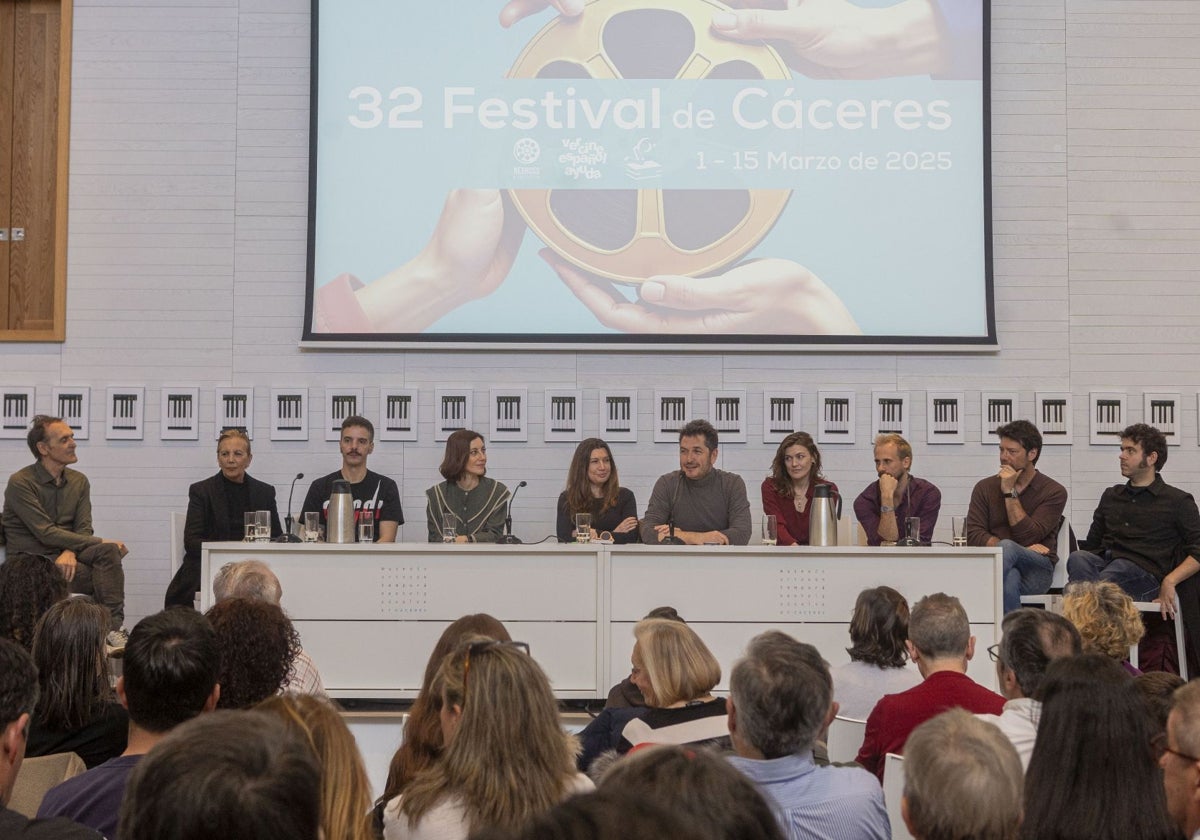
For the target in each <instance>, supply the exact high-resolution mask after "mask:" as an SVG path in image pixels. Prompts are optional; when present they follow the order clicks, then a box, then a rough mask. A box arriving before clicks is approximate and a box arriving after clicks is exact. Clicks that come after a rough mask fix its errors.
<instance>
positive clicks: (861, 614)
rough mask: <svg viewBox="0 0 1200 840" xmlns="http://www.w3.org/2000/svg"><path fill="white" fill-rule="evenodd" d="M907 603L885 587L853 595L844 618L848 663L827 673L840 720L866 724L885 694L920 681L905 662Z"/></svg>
mask: <svg viewBox="0 0 1200 840" xmlns="http://www.w3.org/2000/svg"><path fill="white" fill-rule="evenodd" d="M907 641H908V601H906V600H904V596H903V595H901V594H900V593H899V592H897V591H896V590H895V589H892V588H891V587H890V586H876V587H875V588H874V589H864V590H863V591H862V592H860V593H858V599H857V600H856V601H855V602H854V614H853V615H852V616H851V617H850V647H848V648H846V653H848V654H850V661H849V662H847V663H845V664H843V665H839V666H837V667H836V668H834V669H833V671H832V676H833V699H834V700H835V701H837V704H838V707H839V711H838V714H840V715H841V716H842V717H848V718H853V719H855V720H866V719H867V715H869V714H871V710H872V709H874V708H875V704H876V703H878V702H879V699H880V698H881V697H883V696H884V695H885V694H897V693H899V692H901V691H906V690H907V689H910V688H912V687H913V686H915V685H916V684H917V683H919V682H920V681H921V674H920V672H919V671H918V670H917V669H916V668H906V667H905V665H906V664H907V663H908V649H907V648H906V647H905V643H906V642H907Z"/></svg>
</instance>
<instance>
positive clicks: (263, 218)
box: [0, 0, 1200, 618]
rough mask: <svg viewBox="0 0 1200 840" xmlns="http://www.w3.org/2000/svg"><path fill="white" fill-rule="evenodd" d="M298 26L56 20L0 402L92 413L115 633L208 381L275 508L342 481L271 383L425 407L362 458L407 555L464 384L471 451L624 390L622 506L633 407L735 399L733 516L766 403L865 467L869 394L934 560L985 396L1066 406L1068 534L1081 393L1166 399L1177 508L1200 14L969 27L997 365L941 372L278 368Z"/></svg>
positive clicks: (850, 362) (0, 459) (304, 118)
mask: <svg viewBox="0 0 1200 840" xmlns="http://www.w3.org/2000/svg"><path fill="white" fill-rule="evenodd" d="M481 2H482V0H481ZM483 5H486V3H483ZM495 5H496V6H497V7H498V6H499V3H498V2H497V3H496V4H495ZM493 12H494V10H493V11H487V13H489V14H491V13H493ZM308 19H309V2H308V0H241V2H239V0H210V2H199V0H197V2H192V3H188V2H186V0H177V2H174V3H173V4H171V5H166V4H163V3H161V2H160V0H133V2H131V0H120V2H117V0H76V5H75V27H74V30H75V43H74V52H73V62H74V67H73V98H72V105H71V107H72V127H71V181H70V240H69V244H70V254H69V262H68V273H69V292H68V325H67V335H68V338H67V341H66V343H65V344H62V345H34V344H8V345H0V358H2V359H3V365H2V368H3V372H2V373H0V379H2V382H0V384H13V385H19V384H36V385H37V386H38V392H37V409H38V410H42V411H44V410H49V409H50V389H51V388H52V387H53V386H54V385H57V384H65V385H78V384H87V385H90V386H91V387H92V389H93V403H92V415H91V419H92V425H93V434H92V439H91V440H90V441H87V442H85V443H83V444H82V445H81V446H80V450H79V452H80V464H79V467H80V468H81V469H82V470H83V471H85V472H86V473H87V474H88V475H89V476H90V477H91V479H92V482H93V494H94V502H95V508H96V524H97V529H98V532H99V533H101V534H103V535H106V536H108V535H111V536H114V537H119V538H122V539H124V540H126V541H127V542H128V543H129V544H130V546H131V548H132V554H131V555H130V557H129V558H128V559H127V561H126V562H127V569H128V584H127V586H128V596H129V613H130V616H131V618H136V617H138V616H140V615H144V614H146V613H148V612H151V611H153V610H154V609H157V608H158V606H160V605H161V596H162V592H163V590H164V588H165V586H166V583H167V579H168V574H167V554H168V545H167V543H168V523H167V514H168V512H169V511H172V510H183V509H184V508H185V506H186V502H187V486H188V484H189V483H190V482H192V481H196V480H198V479H200V478H203V477H205V476H207V475H209V474H211V473H212V472H214V471H215V464H214V458H213V449H214V446H213V443H212V431H213V429H212V421H211V416H212V405H211V402H212V388H213V387H214V386H218V385H241V386H245V385H253V386H254V387H255V388H256V389H258V392H257V393H258V397H257V400H256V403H257V404H256V410H257V414H258V417H259V422H258V431H257V436H256V440H255V457H256V460H255V463H254V466H253V468H252V472H253V473H254V474H255V475H256V476H258V477H259V478H262V479H264V480H267V481H272V482H274V483H275V484H276V485H277V487H278V488H279V492H280V495H281V504H282V503H285V502H286V494H287V481H288V479H290V477H291V476H292V475H294V474H295V472H296V471H297V470H302V471H304V472H305V473H307V474H308V475H309V476H313V475H317V474H320V473H323V472H328V471H330V470H332V469H334V468H335V467H336V466H337V463H338V459H337V455H336V448H335V446H334V445H333V444H327V443H325V442H324V441H323V440H320V439H318V438H320V437H321V435H320V434H319V433H316V432H314V433H312V434H311V435H310V437H311V440H310V441H309V442H307V443H282V442H274V443H273V442H271V441H270V440H268V439H267V438H268V436H267V433H266V428H265V421H264V420H263V418H265V417H266V416H267V415H266V412H267V391H268V389H269V388H270V387H271V386H282V385H295V384H297V383H302V384H305V385H307V386H308V387H309V388H310V394H311V399H312V406H313V419H314V420H320V419H321V418H320V414H321V412H322V392H323V388H324V386H325V385H326V384H328V383H338V384H347V385H352V384H360V385H365V386H366V387H367V388H368V398H367V408H368V414H369V416H370V415H372V414H374V413H375V411H376V400H377V395H378V392H377V389H378V387H379V386H380V385H385V384H386V385H406V386H415V387H418V388H421V389H422V405H421V407H420V415H419V416H420V429H419V432H420V441H419V442H418V443H415V444H411V443H410V444H398V443H392V444H386V443H381V444H379V446H378V448H377V450H376V453H375V455H374V456H373V457H372V459H371V466H372V467H374V468H375V469H378V470H381V471H383V472H386V473H389V474H391V475H393V476H394V477H395V478H397V480H399V481H400V483H401V486H402V490H403V493H404V503H405V511H406V515H407V516H408V518H409V520H410V522H411V523H412V524H409V525H407V526H405V528H404V529H403V531H402V539H406V540H421V539H423V538H424V524H423V522H424V513H423V490H424V488H425V487H426V486H428V485H430V484H432V483H434V481H435V480H437V479H438V476H437V472H436V468H437V464H438V462H439V460H440V455H441V445H440V444H435V443H434V442H433V408H432V396H433V388H434V387H435V385H439V384H461V385H467V386H471V387H473V388H475V393H476V417H475V420H476V424H477V427H478V428H481V429H485V430H486V429H487V423H486V414H485V408H484V407H485V404H486V395H487V388H488V386H489V385H490V384H493V383H497V382H503V383H522V384H528V386H529V387H530V397H531V403H532V405H531V412H532V415H531V416H533V417H534V418H538V417H539V416H540V412H541V404H542V394H541V390H542V389H543V388H545V387H576V386H578V387H582V388H583V389H584V393H585V410H584V416H585V417H595V414H596V406H595V402H596V396H597V389H598V388H601V387H637V388H638V389H639V393H640V409H641V414H642V417H641V423H640V427H641V441H642V442H641V443H638V444H636V445H633V444H629V445H618V446H617V447H615V451H616V455H617V458H618V461H619V464H620V467H621V474H622V478H623V483H625V484H626V485H628V486H630V487H631V488H632V489H633V490H634V492H635V493H636V494H637V496H638V498H639V501H640V503H641V504H642V505H643V506H644V504H645V501H646V499H647V497H648V495H649V489H650V486H651V484H652V482H653V478H654V477H655V476H656V475H658V474H659V473H661V472H664V471H666V470H667V469H670V468H671V467H672V466H673V465H674V464H675V455H674V452H673V447H672V446H668V445H658V446H656V445H654V444H652V443H650V442H649V440H650V398H651V395H652V392H653V390H654V389H655V388H670V387H691V388H692V389H693V399H694V401H695V404H696V405H701V406H702V405H705V404H706V400H707V390H708V389H709V388H745V389H746V390H747V391H748V392H749V396H750V399H749V404H750V409H751V418H750V426H749V428H750V430H751V434H750V442H749V443H747V444H730V445H728V446H725V447H722V461H723V466H725V467H726V468H728V469H732V470H735V471H738V472H740V473H742V474H743V475H744V476H745V477H746V478H747V482H748V484H750V486H751V493H752V496H753V495H755V494H756V492H757V491H756V489H755V488H756V486H757V483H758V481H759V479H760V478H761V476H762V475H763V474H764V471H765V470H766V468H767V465H768V462H769V460H770V455H771V451H772V448H771V447H765V446H764V445H763V444H762V442H761V436H760V435H757V434H756V433H755V431H754V429H755V424H757V425H758V426H759V427H760V428H761V419H760V417H759V414H758V412H759V411H761V407H760V406H759V405H757V404H756V403H757V400H758V395H759V394H760V393H761V391H762V389H763V387H764V386H767V385H771V386H779V385H781V384H783V385H786V386H787V387H790V388H794V389H797V390H801V391H803V392H804V394H805V395H806V397H809V398H810V399H809V401H808V402H807V404H806V405H805V406H804V411H803V414H802V418H801V419H802V424H801V425H802V427H804V428H810V429H811V428H813V427H814V426H815V422H816V409H815V395H816V390H817V389H818V388H819V387H824V386H830V385H838V386H850V387H853V388H854V389H855V390H856V391H857V392H858V393H859V395H860V397H859V401H858V414H859V423H858V430H857V431H858V436H859V439H860V440H864V441H865V440H866V439H867V434H868V428H867V427H868V425H869V417H870V412H869V411H868V410H867V408H868V405H867V399H868V397H869V394H870V391H871V389H872V388H876V389H892V390H905V391H909V392H911V393H912V395H913V402H914V410H915V421H914V427H913V433H912V439H913V440H914V442H915V444H916V450H917V454H916V463H915V472H917V473H918V474H920V475H923V476H927V477H930V478H933V479H934V480H935V481H936V482H937V483H938V484H939V485H940V486H941V487H942V490H943V497H944V507H943V514H944V516H943V520H942V522H941V523H940V525H939V535H945V534H947V532H948V528H949V520H948V517H949V516H950V515H951V514H953V513H960V512H963V511H965V508H966V502H967V496H968V494H969V491H970V487H971V485H972V484H973V482H974V481H975V480H976V479H977V478H978V477H979V476H981V475H984V474H986V473H989V472H991V471H992V470H993V469H994V468H995V466H996V458H995V454H994V450H993V449H992V448H991V447H984V446H981V445H980V443H979V426H980V418H979V414H978V412H979V399H978V395H979V392H980V391H981V390H1003V389H1015V390H1018V391H1019V392H1020V394H1021V399H1022V402H1023V407H1024V408H1023V411H1022V413H1023V414H1025V415H1027V416H1031V415H1032V403H1033V394H1034V392H1035V391H1036V390H1068V391H1070V392H1072V393H1073V394H1074V395H1075V437H1076V441H1077V442H1076V444H1075V445H1074V447H1072V448H1069V449H1065V448H1049V449H1047V451H1046V452H1045V454H1044V456H1043V458H1042V466H1043V468H1044V470H1045V471H1046V472H1047V473H1049V474H1051V475H1053V476H1055V477H1057V478H1058V479H1060V480H1062V481H1063V482H1064V483H1065V484H1067V485H1068V487H1069V489H1070V491H1071V506H1070V510H1071V514H1072V519H1073V521H1074V523H1075V526H1076V529H1077V530H1086V526H1087V523H1088V521H1089V519H1090V515H1091V510H1092V508H1093V506H1094V504H1095V501H1096V499H1097V498H1098V496H1099V493H1100V491H1101V489H1102V488H1103V487H1104V486H1106V485H1107V484H1110V483H1114V482H1116V481H1118V480H1119V474H1118V472H1117V469H1116V456H1115V452H1114V451H1112V450H1111V449H1110V448H1101V447H1092V446H1089V445H1088V444H1087V443H1086V440H1087V416H1086V408H1085V404H1086V398H1087V393H1088V392H1089V391H1090V390H1096V389H1115V390H1124V391H1127V392H1128V394H1129V395H1130V417H1131V419H1132V420H1139V419H1141V393H1142V392H1143V391H1145V390H1171V389H1178V390H1181V391H1182V392H1183V394H1184V416H1183V445H1182V446H1181V447H1179V448H1178V449H1175V450H1173V451H1172V453H1171V460H1170V464H1169V465H1168V467H1167V473H1166V476H1167V478H1168V480H1169V481H1173V482H1175V483H1179V484H1181V485H1183V486H1185V487H1188V488H1189V489H1193V488H1196V485H1197V482H1194V481H1193V480H1192V474H1193V473H1194V472H1195V470H1196V466H1197V464H1198V463H1200V458H1198V457H1197V448H1198V446H1197V436H1198V431H1197V415H1196V397H1195V394H1196V391H1197V388H1198V386H1200V376H1198V375H1197V373H1196V370H1195V367H1196V366H1195V360H1196V358H1197V352H1196V351H1197V345H1198V343H1200V336H1198V334H1197V330H1196V326H1197V322H1198V321H1200V317H1198V316H1200V302H1198V299H1197V296H1196V295H1195V294H1194V293H1193V292H1192V288H1191V280H1192V277H1193V276H1195V272H1196V270H1197V269H1198V268H1200V256H1198V251H1200V238H1198V237H1197V235H1196V231H1197V228H1200V188H1198V185H1197V181H1198V180H1200V47H1198V46H1197V44H1200V40H1198V39H1197V33H1198V32H1200V6H1198V5H1197V4H1195V3H1194V2H1191V0H1086V2H1085V0H1069V2H1064V0H1027V2H1024V3H1021V2H1016V0H996V1H995V2H993V3H992V73H993V75H992V113H993V119H992V136H993V166H992V174H993V178H992V181H993V208H994V237H993V241H994V246H995V279H996V310H997V324H998V329H999V338H1000V344H1001V350H1000V351H999V352H998V353H994V354H961V355H958V354H910V355H896V354H890V353H889V354H811V353H789V354H769V355H758V354H668V355H657V354H653V355H652V354H622V355H621V356H619V357H616V358H614V357H613V356H604V355H598V354H586V353H578V354H577V353H571V352H558V353H538V354H532V353H378V354H369V353H352V352H340V353H339V352H302V351H301V350H300V349H299V347H298V341H299V337H300V333H301V319H302V315H303V307H304V293H303V289H304V264H305V237H306V212H307V169H308V138H307V125H308V84H309V76H308V50H309V25H308ZM526 247H529V244H528V243H527V245H526ZM880 305H886V301H883V302H881V304H880ZM931 305H934V302H931ZM113 384H145V385H146V386H147V389H148V390H147V406H148V411H147V423H146V439H145V440H144V441H140V442H116V441H112V442H108V441H105V440H104V435H103V414H102V405H103V400H102V393H103V389H104V388H105V387H107V386H108V385H113ZM163 384H197V385H200V386H201V388H202V412H201V416H202V417H208V418H210V419H209V420H208V421H207V422H206V423H204V424H203V425H202V427H201V440H200V442H199V443H195V442H162V441H159V440H158V433H159V429H158V418H157V405H158V394H159V388H160V386H161V385H163ZM928 389H952V390H958V389H965V390H966V391H967V405H966V408H967V412H968V421H967V422H968V425H967V428H968V443H967V444H966V445H964V446H950V447H927V446H925V445H924V443H923V441H924V440H925V420H924V416H923V415H924V392H925V391H926V390H928ZM588 431H589V432H591V431H594V428H591V429H588ZM540 440H541V427H540V421H536V420H535V422H534V424H533V427H532V430H531V433H530V443H528V444H499V443H495V444H492V445H490V447H489V450H490V456H491V466H490V469H491V474H492V475H494V476H495V477H497V478H499V479H500V480H502V481H506V482H509V483H510V484H511V483H513V482H515V481H516V480H519V479H522V478H524V479H526V480H528V481H529V482H530V486H529V487H528V488H526V490H525V491H523V493H522V496H521V498H520V499H519V500H518V503H517V519H518V529H517V530H518V534H520V535H521V536H523V537H525V538H527V539H529V538H534V537H535V535H541V534H546V533H550V531H551V529H552V524H553V502H554V499H555V498H556V496H557V493H558V492H559V490H560V489H561V485H562V483H563V480H564V478H565V471H566V464H567V459H568V456H569V454H570V452H571V451H572V448H573V447H572V445H570V444H543V443H540V442H538V441H540ZM822 452H823V455H824V459H825V463H826V474H827V475H828V476H830V477H831V478H833V479H834V480H835V481H837V482H839V483H840V484H841V485H842V487H843V488H844V489H845V490H846V491H847V492H848V494H849V495H854V494H856V493H857V492H858V491H859V490H860V489H861V487H863V486H864V485H865V484H866V483H867V482H868V481H869V480H870V479H871V478H872V476H873V472H872V470H871V463H870V450H869V447H868V446H867V445H865V444H862V445H859V446H857V447H853V448H839V447H836V446H827V447H824V448H823V450H822ZM29 460H30V457H29V454H28V451H27V450H26V449H25V446H24V443H23V442H20V441H0V473H9V472H12V471H13V470H15V469H17V468H19V467H21V466H23V465H24V464H26V463H27V462H28V461H29ZM297 492H298V493H299V494H300V495H302V494H303V488H300V489H298V490H297ZM298 503H299V501H297V504H298Z"/></svg>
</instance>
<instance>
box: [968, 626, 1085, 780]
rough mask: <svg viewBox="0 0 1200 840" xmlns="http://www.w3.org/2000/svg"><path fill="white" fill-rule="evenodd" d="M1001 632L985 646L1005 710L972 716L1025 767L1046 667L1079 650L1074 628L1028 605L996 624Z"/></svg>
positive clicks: (1031, 753)
mask: <svg viewBox="0 0 1200 840" xmlns="http://www.w3.org/2000/svg"><path fill="white" fill-rule="evenodd" d="M1000 630H1001V632H1002V633H1003V634H1004V635H1003V637H1002V638H1001V639H1000V641H999V642H998V643H997V644H994V645H992V646H991V647H990V648H988V655H989V656H991V657H992V661H994V662H995V663H996V677H997V680H998V681H999V683H1000V693H1001V694H1003V695H1004V698H1005V703H1004V710H1003V711H1002V712H1001V713H1000V714H999V715H976V717H978V718H979V719H980V720H985V721H987V722H988V723H992V724H995V725H996V726H997V727H999V728H1000V731H1001V732H1003V733H1004V735H1005V736H1006V737H1007V738H1008V740H1010V741H1012V745H1013V746H1014V747H1016V749H1017V755H1019V756H1020V757H1021V767H1022V768H1023V769H1026V770H1028V769H1029V757H1030V756H1031V755H1033V744H1034V742H1035V741H1036V740H1037V728H1038V721H1039V720H1040V719H1041V716H1042V704H1041V703H1040V702H1039V701H1037V700H1034V699H1033V697H1034V694H1035V693H1036V692H1037V690H1038V687H1039V686H1040V685H1041V682H1042V677H1043V676H1044V675H1045V673H1046V667H1047V666H1048V665H1049V664H1050V662H1051V661H1052V660H1054V659H1058V658H1059V657H1062V656H1078V655H1079V654H1080V653H1081V652H1082V644H1081V642H1080V638H1079V631H1078V630H1076V629H1075V625H1073V624H1071V622H1069V621H1067V620H1066V619H1065V618H1063V617H1062V616H1061V615H1059V614H1058V613H1053V612H1050V611H1049V610H1039V609H1034V608H1031V607H1025V608H1023V609H1019V610H1014V611H1013V612H1010V613H1009V614H1008V615H1006V616H1004V621H1003V622H1002V623H1001V625H1000Z"/></svg>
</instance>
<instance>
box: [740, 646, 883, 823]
mask: <svg viewBox="0 0 1200 840" xmlns="http://www.w3.org/2000/svg"><path fill="white" fill-rule="evenodd" d="M835 714H837V704H836V703H834V702H833V685H832V683H831V681H830V679H829V667H828V666H827V665H826V664H825V660H823V659H822V658H821V654H820V653H819V652H818V651H817V649H816V648H815V647H813V646H812V645H808V644H804V643H803V642H798V641H796V640H795V639H793V638H792V637H791V636H788V635H787V634H785V633H781V632H779V631H778V630H769V631H767V632H766V633H762V634H760V635H758V636H755V637H754V638H753V639H752V640H751V641H750V644H749V646H748V647H747V648H746V655H745V656H744V657H742V658H741V659H739V660H738V662H737V664H736V665H734V666H733V673H732V674H731V675H730V678H729V734H730V738H731V740H732V742H733V748H734V751H735V752H736V753H737V756H736V757H734V758H731V759H730V762H731V763H732V764H733V766H734V767H736V768H737V769H738V770H739V771H740V772H742V773H743V774H744V775H745V776H747V777H748V778H749V779H751V780H752V781H754V782H755V783H756V784H757V785H758V786H759V788H760V789H761V790H762V791H763V793H764V795H765V796H767V797H768V798H769V799H771V800H772V801H773V802H774V804H775V808H776V814H777V818H778V820H779V823H780V825H781V826H782V828H783V830H784V833H785V834H786V835H787V836H788V837H789V838H793V839H794V840H799V838H809V837H820V838H823V840H887V838H888V837H889V836H890V832H889V829H888V819H887V812H886V811H885V810H884V804H883V794H882V791H881V790H880V788H879V783H878V782H877V781H876V780H875V779H873V778H872V777H871V775H870V774H869V773H867V772H866V771H865V770H863V769H862V768H860V767H818V766H816V765H815V764H814V762H813V747H814V745H815V744H816V742H817V738H818V736H819V734H820V733H821V731H822V730H824V729H825V727H827V726H828V725H829V722H830V721H831V720H833V716H834V715H835Z"/></svg>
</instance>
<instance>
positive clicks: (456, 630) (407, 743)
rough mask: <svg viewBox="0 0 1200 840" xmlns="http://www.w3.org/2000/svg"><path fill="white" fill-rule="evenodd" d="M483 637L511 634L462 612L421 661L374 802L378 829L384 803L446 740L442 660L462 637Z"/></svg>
mask: <svg viewBox="0 0 1200 840" xmlns="http://www.w3.org/2000/svg"><path fill="white" fill-rule="evenodd" d="M469 636H483V637H485V638H488V639H495V640H496V641H498V642H511V641H512V637H511V636H509V635H508V630H506V629H505V627H504V625H503V624H501V623H500V621H499V620H498V619H495V618H493V617H492V616H490V615H488V614H487V613H474V614H472V615H464V616H463V617H462V618H459V619H457V620H455V621H453V622H452V623H451V624H450V626H449V627H447V628H446V629H445V630H443V631H442V635H441V637H440V638H438V640H437V644H436V645H434V646H433V653H431V654H430V655H429V661H428V662H427V663H425V677H424V679H423V680H422V681H421V690H420V692H419V693H418V694H417V699H416V700H414V701H413V704H412V707H411V708H410V709H409V712H408V721H407V722H406V723H405V724H404V740H403V741H402V742H401V744H400V748H399V749H398V750H396V754H395V755H394V756H392V763H391V766H389V767H388V776H387V783H386V784H385V785H384V788H383V795H382V796H380V797H379V798H378V799H377V800H376V801H375V817H376V824H377V825H378V826H379V827H380V830H382V825H383V810H384V808H385V807H386V806H387V803H389V802H391V801H392V800H393V799H395V798H396V797H397V796H399V795H400V794H401V793H403V792H404V789H405V788H406V787H408V783H409V782H411V781H412V780H413V779H414V778H415V777H416V775H417V774H418V773H420V772H421V771H422V770H425V769H426V768H428V767H429V765H431V764H433V762H434V761H435V760H437V758H438V757H439V756H441V754H442V750H443V749H444V748H445V745H446V742H445V740H444V739H443V737H442V719H441V718H442V686H441V683H439V682H438V681H437V676H438V673H439V670H440V668H441V666H442V662H444V661H445V659H446V657H447V656H449V655H450V654H451V653H452V652H454V650H455V649H457V648H458V646H459V645H460V644H461V643H462V641H463V640H464V639H466V638H467V637H469Z"/></svg>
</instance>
